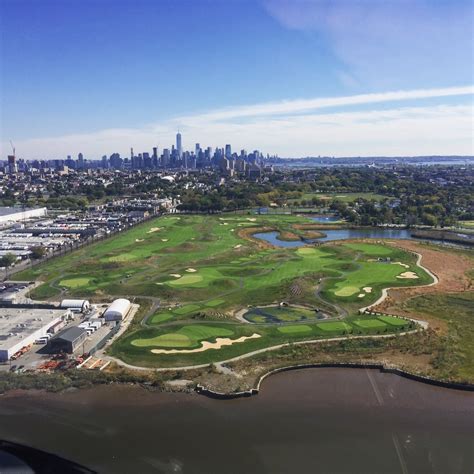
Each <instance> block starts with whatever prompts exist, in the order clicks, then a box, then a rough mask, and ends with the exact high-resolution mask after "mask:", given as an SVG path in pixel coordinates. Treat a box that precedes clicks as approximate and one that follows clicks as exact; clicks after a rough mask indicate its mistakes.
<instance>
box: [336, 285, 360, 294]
mask: <svg viewBox="0 0 474 474" xmlns="http://www.w3.org/2000/svg"><path fill="white" fill-rule="evenodd" d="M356 293H359V288H357V287H356V286H343V287H342V288H340V289H339V290H336V291H335V292H334V294H335V295H337V296H352V295H354V294H356Z"/></svg>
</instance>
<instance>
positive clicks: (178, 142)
mask: <svg viewBox="0 0 474 474" xmlns="http://www.w3.org/2000/svg"><path fill="white" fill-rule="evenodd" d="M176 150H177V151H178V158H181V156H182V155H183V145H182V143H181V133H179V132H178V133H177V134H176Z"/></svg>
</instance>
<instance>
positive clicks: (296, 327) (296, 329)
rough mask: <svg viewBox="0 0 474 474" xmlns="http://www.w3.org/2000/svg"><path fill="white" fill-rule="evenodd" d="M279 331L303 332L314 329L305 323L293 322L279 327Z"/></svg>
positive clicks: (309, 331)
mask: <svg viewBox="0 0 474 474" xmlns="http://www.w3.org/2000/svg"><path fill="white" fill-rule="evenodd" d="M278 331H280V332H282V333H283V334H302V333H311V332H312V329H311V327H310V326H306V325H305V324H292V325H290V326H281V327H279V328H278Z"/></svg>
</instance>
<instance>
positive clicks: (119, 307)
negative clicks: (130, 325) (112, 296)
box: [104, 298, 132, 321]
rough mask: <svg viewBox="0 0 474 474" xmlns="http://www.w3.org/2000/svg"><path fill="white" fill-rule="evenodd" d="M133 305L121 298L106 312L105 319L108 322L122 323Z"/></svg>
mask: <svg viewBox="0 0 474 474" xmlns="http://www.w3.org/2000/svg"><path fill="white" fill-rule="evenodd" d="M131 306H132V304H131V303H130V301H128V300H126V299H125V298H119V299H117V300H115V301H113V302H112V304H111V305H110V306H109V307H108V308H107V309H106V310H105V312H104V318H105V320H106V321H121V320H122V319H124V318H125V316H127V314H128V312H129V311H130V308H131Z"/></svg>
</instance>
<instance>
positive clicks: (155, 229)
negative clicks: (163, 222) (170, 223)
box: [147, 227, 161, 234]
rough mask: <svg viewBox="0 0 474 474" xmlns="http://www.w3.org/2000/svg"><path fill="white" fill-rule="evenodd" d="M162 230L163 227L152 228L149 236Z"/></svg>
mask: <svg viewBox="0 0 474 474" xmlns="http://www.w3.org/2000/svg"><path fill="white" fill-rule="evenodd" d="M160 230H161V227H152V228H151V229H150V230H149V231H148V232H147V234H152V233H153V232H158V231H160Z"/></svg>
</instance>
